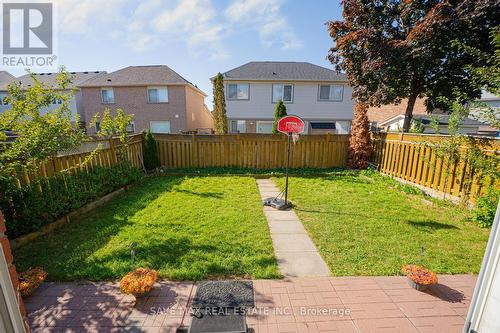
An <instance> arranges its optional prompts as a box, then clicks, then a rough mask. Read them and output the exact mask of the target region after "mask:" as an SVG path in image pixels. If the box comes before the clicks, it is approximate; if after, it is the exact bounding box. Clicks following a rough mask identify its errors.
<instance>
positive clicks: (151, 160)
mask: <svg viewBox="0 0 500 333" xmlns="http://www.w3.org/2000/svg"><path fill="white" fill-rule="evenodd" d="M144 167H145V168H146V170H147V171H151V170H155V169H157V168H159V167H160V158H159V156H158V147H157V146H156V140H155V138H154V136H153V133H151V130H148V131H147V132H146V135H145V137H144Z"/></svg>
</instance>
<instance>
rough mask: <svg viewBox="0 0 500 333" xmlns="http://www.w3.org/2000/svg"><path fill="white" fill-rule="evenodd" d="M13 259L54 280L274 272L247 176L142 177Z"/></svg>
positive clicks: (263, 224)
mask: <svg viewBox="0 0 500 333" xmlns="http://www.w3.org/2000/svg"><path fill="white" fill-rule="evenodd" d="M133 242H135V243H137V247H136V256H135V262H134V263H132V261H131V253H130V251H131V247H130V245H131V244H132V243H133ZM15 257H16V260H17V267H18V268H19V269H20V271H22V270H25V269H27V268H29V267H33V266H42V267H44V268H45V269H46V270H47V272H48V273H49V277H50V279H51V280H56V281H57V280H81V279H87V280H103V279H110V278H120V277H122V276H123V275H124V274H126V273H127V272H128V271H130V270H131V269H132V268H134V267H136V266H137V267H151V268H155V269H157V270H158V272H159V274H160V276H161V277H163V278H169V279H174V280H199V279H203V278H212V277H245V278H277V277H280V274H279V272H278V267H277V265H276V260H275V258H274V255H273V248H272V245H271V240H270V238H269V232H268V230H267V223H266V220H265V217H264V215H263V213H262V208H261V203H260V197H259V196H258V192H257V189H256V188H255V181H254V180H253V179H252V178H245V177H194V178H187V177H171V176H168V177H155V178H147V179H145V180H144V181H143V182H141V183H139V184H137V185H135V186H132V187H131V188H130V190H129V191H128V192H126V193H125V194H124V195H122V196H120V197H118V198H116V199H115V200H113V201H111V202H110V203H108V204H107V205H106V206H104V207H102V208H99V209H97V210H95V211H93V212H92V213H90V214H89V215H86V216H84V217H82V218H81V219H80V220H78V221H75V222H73V223H70V224H68V225H66V226H64V227H63V228H61V229H59V230H57V231H56V232H55V233H54V234H52V235H50V236H47V237H42V238H39V239H38V240H37V241H34V242H32V243H30V244H29V245H27V246H25V247H22V248H20V249H19V250H18V251H16V252H15Z"/></svg>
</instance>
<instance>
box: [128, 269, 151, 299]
mask: <svg viewBox="0 0 500 333" xmlns="http://www.w3.org/2000/svg"><path fill="white" fill-rule="evenodd" d="M157 278H158V272H156V271H155V270H154V269H149V268H137V269H136V270H133V271H132V272H129V273H128V274H127V275H125V276H124V277H123V278H122V279H121V281H120V290H121V291H122V292H123V293H125V294H133V295H137V294H144V293H146V292H148V291H150V290H151V289H152V288H153V285H154V284H155V282H156V279H157Z"/></svg>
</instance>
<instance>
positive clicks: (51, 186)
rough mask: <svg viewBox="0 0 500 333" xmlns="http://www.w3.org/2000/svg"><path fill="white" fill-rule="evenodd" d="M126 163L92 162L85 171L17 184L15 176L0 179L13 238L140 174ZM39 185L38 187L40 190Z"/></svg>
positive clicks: (0, 192) (0, 201)
mask: <svg viewBox="0 0 500 333" xmlns="http://www.w3.org/2000/svg"><path fill="white" fill-rule="evenodd" d="M143 175H144V174H143V171H142V170H141V169H138V168H136V167H132V166H129V165H119V166H114V167H98V166H95V167H93V168H91V169H89V170H88V171H80V172H77V173H73V174H58V175H57V176H53V177H40V178H38V179H36V180H34V181H32V182H31V184H30V185H25V186H22V187H21V188H18V187H17V186H16V179H15V178H7V179H0V209H1V210H2V212H3V214H4V216H5V220H6V226H7V235H8V236H9V238H11V239H13V238H16V237H19V236H21V235H24V234H27V233H30V232H32V231H36V230H38V229H40V228H41V227H42V226H44V225H46V224H48V223H50V222H53V221H55V220H56V219H57V218H59V217H61V216H63V215H64V214H67V213H69V212H70V211H72V210H75V209H77V208H80V207H82V206H84V205H85V204H87V203H89V202H92V201H94V200H96V199H98V198H100V197H102V196H103V195H106V194H108V193H110V192H113V191H114V190H117V189H119V188H121V187H123V186H125V185H127V184H130V183H132V182H134V181H137V180H139V179H140V178H141V177H143ZM40 189H41V191H40Z"/></svg>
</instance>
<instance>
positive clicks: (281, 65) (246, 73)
mask: <svg viewBox="0 0 500 333" xmlns="http://www.w3.org/2000/svg"><path fill="white" fill-rule="evenodd" d="M223 76H224V79H227V80H255V81H276V80H280V81H347V77H346V75H345V74H342V73H337V72H336V71H334V70H331V69H328V68H325V67H321V66H317V65H313V64H311V63H308V62H280V61H251V62H249V63H247V64H244V65H242V66H240V67H237V68H234V69H231V70H229V71H227V72H225V73H223Z"/></svg>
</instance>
